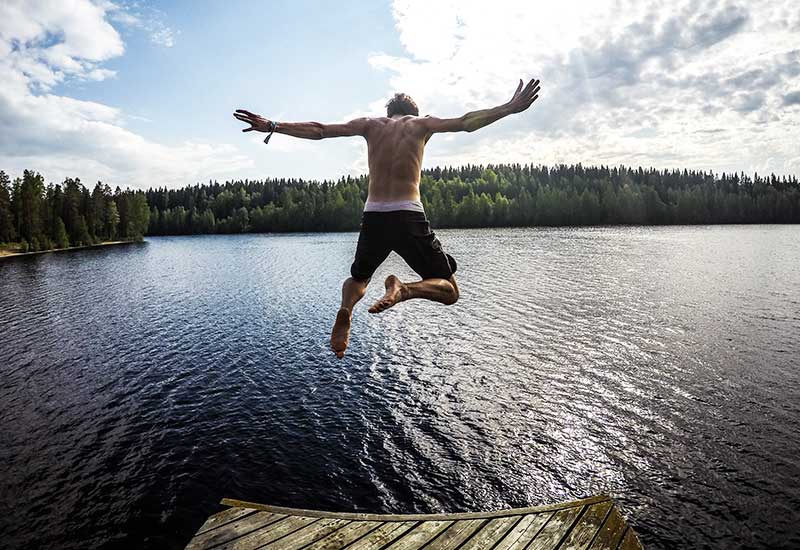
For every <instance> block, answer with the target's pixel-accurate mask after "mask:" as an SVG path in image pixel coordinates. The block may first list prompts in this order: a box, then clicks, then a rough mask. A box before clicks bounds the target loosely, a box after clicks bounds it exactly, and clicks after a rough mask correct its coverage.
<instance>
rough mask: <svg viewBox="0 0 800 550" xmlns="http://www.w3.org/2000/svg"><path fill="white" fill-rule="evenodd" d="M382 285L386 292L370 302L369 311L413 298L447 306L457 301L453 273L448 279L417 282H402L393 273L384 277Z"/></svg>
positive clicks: (386, 307) (383, 308)
mask: <svg viewBox="0 0 800 550" xmlns="http://www.w3.org/2000/svg"><path fill="white" fill-rule="evenodd" d="M384 285H385V286H386V294H384V295H383V298H381V299H380V300H378V301H377V302H375V303H374V304H372V307H370V308H369V312H370V313H380V312H381V311H386V310H387V309H389V308H390V307H392V306H394V305H396V304H399V303H400V302H405V301H406V300H412V299H414V298H422V299H425V300H433V301H434V302H439V303H440V304H445V305H448V306H449V305H452V304H455V303H456V301H458V285H457V284H456V278H455V275H452V276H451V277H450V279H439V278H436V279H423V280H422V281H419V282H417V283H403V282H401V281H400V279H398V278H397V277H395V276H394V275H389V276H388V277H386V281H385V282H384Z"/></svg>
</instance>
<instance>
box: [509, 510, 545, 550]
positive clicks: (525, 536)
mask: <svg viewBox="0 0 800 550" xmlns="http://www.w3.org/2000/svg"><path fill="white" fill-rule="evenodd" d="M552 515H553V513H552V512H542V513H541V514H529V515H527V516H523V517H522V519H521V520H519V523H517V524H516V525H515V526H514V528H513V529H512V530H511V531H509V532H508V534H506V536H505V537H503V540H501V541H500V542H499V543H498V544H497V546H495V547H494V550H525V548H527V546H528V544H530V542H531V541H532V540H533V539H534V537H536V535H538V534H539V531H541V529H542V527H544V525H545V523H547V520H549V519H550V516H552Z"/></svg>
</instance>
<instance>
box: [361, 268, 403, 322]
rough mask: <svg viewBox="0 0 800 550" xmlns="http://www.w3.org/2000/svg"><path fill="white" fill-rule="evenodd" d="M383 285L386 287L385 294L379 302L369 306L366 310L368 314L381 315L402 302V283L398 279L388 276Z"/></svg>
mask: <svg viewBox="0 0 800 550" xmlns="http://www.w3.org/2000/svg"><path fill="white" fill-rule="evenodd" d="M383 285H384V287H386V293H385V294H384V295H383V297H382V298H381V299H380V300H378V301H377V302H375V303H374V304H372V306H370V308H369V309H368V310H367V311H369V312H370V313H381V312H382V311H386V310H387V309H389V308H390V307H392V306H394V305H396V304H398V303H399V302H402V301H403V283H402V282H401V281H400V279H398V278H397V277H395V276H394V275H389V276H388V277H386V281H384V283H383Z"/></svg>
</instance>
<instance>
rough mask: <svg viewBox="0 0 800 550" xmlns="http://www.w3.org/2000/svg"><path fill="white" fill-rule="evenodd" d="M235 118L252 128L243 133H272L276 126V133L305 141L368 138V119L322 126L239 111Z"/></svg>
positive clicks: (318, 123) (316, 123)
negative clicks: (278, 119) (274, 119)
mask: <svg viewBox="0 0 800 550" xmlns="http://www.w3.org/2000/svg"><path fill="white" fill-rule="evenodd" d="M233 116H234V117H235V118H236V119H237V120H241V121H242V122H246V123H247V124H249V125H250V128H245V129H244V130H242V132H253V131H255V132H270V131H272V126H273V124H275V132H276V133H278V134H286V135H289V136H294V137H298V138H304V139H323V138H332V137H346V136H366V133H367V126H368V124H369V119H368V118H356V119H353V120H351V121H350V122H345V123H342V124H322V123H321V122H277V121H272V120H268V119H266V118H264V117H262V116H260V115H256V114H253V113H251V112H250V111H245V110H244V109H238V110H237V111H236V112H235V113H233Z"/></svg>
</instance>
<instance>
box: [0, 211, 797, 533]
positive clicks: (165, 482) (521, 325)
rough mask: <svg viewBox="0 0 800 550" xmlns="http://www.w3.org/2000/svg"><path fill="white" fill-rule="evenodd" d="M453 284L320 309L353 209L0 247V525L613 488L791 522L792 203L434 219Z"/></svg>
mask: <svg viewBox="0 0 800 550" xmlns="http://www.w3.org/2000/svg"><path fill="white" fill-rule="evenodd" d="M438 233H439V236H440V238H441V240H442V242H443V244H444V246H445V248H446V250H447V251H448V252H450V253H451V254H452V255H453V256H455V257H456V259H457V260H458V265H459V273H458V276H459V284H460V287H461V300H460V301H459V302H458V303H457V304H456V305H454V306H451V307H445V306H441V305H438V304H432V303H424V302H421V301H414V302H408V303H403V304H400V305H399V306H398V307H397V308H395V309H393V310H390V311H388V312H386V313H384V314H381V315H377V316H372V315H369V314H367V311H366V309H367V306H368V305H369V303H370V301H371V300H374V299H376V298H377V297H378V296H380V294H381V289H382V285H381V284H380V281H382V280H383V278H384V277H385V276H386V275H388V274H389V273H397V274H398V275H402V276H404V277H409V276H410V275H411V272H410V271H409V270H408V268H406V267H405V266H404V264H402V261H401V260H400V259H399V258H398V257H396V256H394V255H392V256H391V257H390V259H389V260H388V261H387V262H386V263H385V264H384V266H383V267H382V268H381V269H380V270H379V271H378V273H377V274H376V278H375V279H374V283H373V285H372V286H371V287H370V288H369V290H368V294H367V298H366V299H365V300H364V301H363V302H362V303H361V304H359V305H358V306H357V309H356V312H355V316H354V323H353V333H352V338H351V346H350V349H349V350H348V355H347V356H346V357H345V359H344V360H341V361H339V360H336V359H335V357H333V355H332V354H331V353H330V352H329V351H328V349H327V346H328V338H329V334H330V325H331V322H332V319H333V317H334V315H335V312H336V310H337V307H338V300H339V291H340V285H341V281H342V280H343V279H344V278H345V277H346V276H347V273H348V269H349V264H350V262H351V260H352V254H353V252H354V249H355V239H356V235H355V234H353V233H341V234H313V235H243V236H203V237H176V238H151V239H148V241H147V242H146V243H143V244H139V245H127V246H119V247H107V248H103V249H95V250H86V251H77V252H70V253H58V254H47V255H43V256H37V257H28V258H18V259H13V260H5V261H0V352H1V353H0V462H1V463H2V465H3V468H2V474H0V532H2V539H3V546H4V547H7V548H45V547H50V548H75V549H78V548H81V549H83V548H93V547H101V546H102V547H106V548H127V547H137V548H140V547H144V548H182V547H183V545H184V544H185V543H186V542H187V541H188V540H189V538H190V537H191V535H192V534H193V533H194V531H195V530H196V529H197V528H198V527H199V526H200V525H201V524H202V522H203V521H204V520H205V518H206V517H207V516H208V515H210V514H212V513H214V512H216V511H218V510H220V509H221V507H220V506H219V505H218V502H219V500H220V499H221V498H222V497H231V498H237V499H241V500H250V501H256V502H263V503H270V504H277V505H284V506H292V507H301V508H319V509H329V510H338V511H352V510H358V511H371V512H386V513H401V512H440V511H445V512H455V511H470V510H476V511H477V510H489V509H497V508H506V507H518V506H527V505H536V504H544V503H552V502H556V501H561V500H567V499H575V498H579V497H583V496H587V495H591V494H596V493H609V494H610V495H612V496H613V497H614V498H615V500H616V501H617V502H618V503H619V505H620V506H621V508H622V510H623V513H624V514H625V515H626V517H628V519H629V520H630V522H631V523H632V525H633V526H634V528H635V529H636V530H637V531H638V533H639V534H640V536H641V538H642V540H643V542H644V544H645V546H646V547H647V548H676V547H687V548H688V547H691V548H733V547H741V546H747V547H750V548H758V547H760V548H776V547H782V548H786V547H798V545H800V528H798V525H800V227H798V226H724V227H719V226H718V227H667V228H643V227H630V228H586V229H497V230H458V231H440V232H438Z"/></svg>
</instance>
